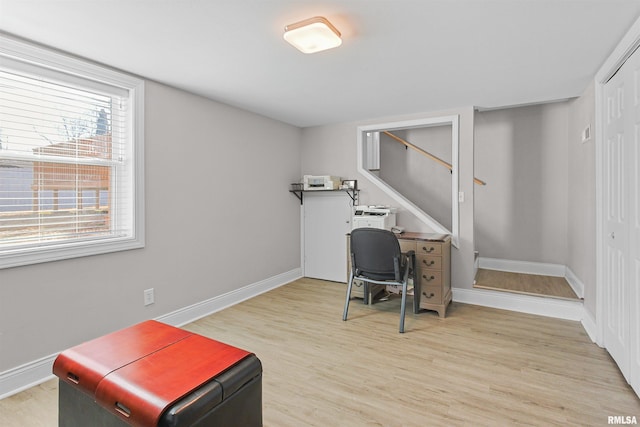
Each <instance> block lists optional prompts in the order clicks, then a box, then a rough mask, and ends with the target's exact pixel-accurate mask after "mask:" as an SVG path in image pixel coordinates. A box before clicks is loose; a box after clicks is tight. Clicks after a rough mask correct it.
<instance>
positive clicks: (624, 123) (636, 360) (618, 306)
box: [603, 51, 640, 395]
mask: <svg viewBox="0 0 640 427" xmlns="http://www.w3.org/2000/svg"><path fill="white" fill-rule="evenodd" d="M604 92H605V93H604V101H605V103H606V104H605V111H606V112H607V117H606V119H605V120H604V123H603V125H604V147H603V148H604V165H603V166H604V169H603V172H604V174H603V175H604V182H603V186H604V191H603V195H604V218H605V233H606V236H605V248H604V258H605V259H604V279H605V280H604V281H605V286H606V287H607V289H605V292H604V298H605V301H604V308H605V313H604V317H605V319H604V322H605V323H604V325H605V328H604V329H605V331H604V342H605V347H606V348H607V350H608V351H609V353H610V354H611V356H612V357H613V358H614V359H615V361H616V363H617V364H618V366H619V367H620V370H621V371H622V373H623V375H624V376H625V378H626V379H627V381H629V383H630V384H631V386H632V387H633V388H634V390H635V391H636V393H638V395H640V310H639V308H640V51H636V53H635V54H634V55H632V56H631V57H630V58H629V59H628V60H627V62H625V64H624V65H623V66H622V67H621V68H620V70H618V72H617V74H616V75H614V76H613V78H612V79H611V80H610V81H609V82H608V83H607V84H606V85H605V91H604Z"/></svg>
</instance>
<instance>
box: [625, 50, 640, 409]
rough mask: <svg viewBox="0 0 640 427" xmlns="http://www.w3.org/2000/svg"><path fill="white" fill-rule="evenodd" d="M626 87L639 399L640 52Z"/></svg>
mask: <svg viewBox="0 0 640 427" xmlns="http://www.w3.org/2000/svg"><path fill="white" fill-rule="evenodd" d="M625 65H626V66H628V67H629V70H628V71H627V73H628V74H627V78H626V80H627V82H630V83H632V84H629V83H627V84H628V85H629V86H631V90H630V92H631V93H630V95H632V96H629V98H630V99H629V110H630V111H629V114H627V116H626V117H627V119H628V120H626V122H627V123H626V125H625V128H626V131H625V133H628V134H629V141H631V142H632V149H631V153H629V154H630V156H629V164H630V169H631V170H630V171H629V176H628V178H629V193H628V194H629V202H630V215H629V230H630V233H629V234H630V235H629V258H630V260H631V265H630V269H629V270H630V271H629V274H630V278H629V279H630V280H629V287H630V289H629V312H630V341H629V344H630V345H631V353H630V360H629V363H630V370H629V376H630V381H629V382H630V384H631V386H632V387H633V389H634V390H635V391H636V393H637V394H638V396H640V52H638V51H636V53H635V54H634V55H632V56H631V58H629V59H628V60H627V62H626V63H625Z"/></svg>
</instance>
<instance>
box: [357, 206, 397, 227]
mask: <svg viewBox="0 0 640 427" xmlns="http://www.w3.org/2000/svg"><path fill="white" fill-rule="evenodd" d="M396 211H397V209H396V208H390V207H389V206H356V208H355V214H354V215H353V221H352V222H351V224H352V229H355V228H363V227H369V228H381V229H385V230H391V227H395V226H396Z"/></svg>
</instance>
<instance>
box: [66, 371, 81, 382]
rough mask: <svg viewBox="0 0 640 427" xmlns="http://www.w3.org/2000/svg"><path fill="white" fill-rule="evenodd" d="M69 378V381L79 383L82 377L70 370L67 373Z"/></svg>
mask: <svg viewBox="0 0 640 427" xmlns="http://www.w3.org/2000/svg"><path fill="white" fill-rule="evenodd" d="M67 379H68V380H69V381H71V382H72V383H74V384H79V383H80V377H79V376H77V375H76V374H74V373H73V372H68V373H67Z"/></svg>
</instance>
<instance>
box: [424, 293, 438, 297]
mask: <svg viewBox="0 0 640 427" xmlns="http://www.w3.org/2000/svg"><path fill="white" fill-rule="evenodd" d="M422 295H424V296H425V297H427V298H433V297H434V296H436V294H434V293H433V292H431V293H430V294H429V295H427V293H426V292H423V293H422Z"/></svg>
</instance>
